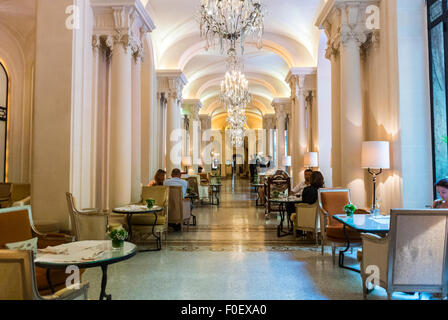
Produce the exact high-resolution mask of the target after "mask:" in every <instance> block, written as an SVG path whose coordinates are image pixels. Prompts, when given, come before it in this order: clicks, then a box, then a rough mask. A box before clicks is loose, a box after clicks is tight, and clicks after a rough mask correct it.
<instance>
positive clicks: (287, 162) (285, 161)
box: [282, 156, 291, 167]
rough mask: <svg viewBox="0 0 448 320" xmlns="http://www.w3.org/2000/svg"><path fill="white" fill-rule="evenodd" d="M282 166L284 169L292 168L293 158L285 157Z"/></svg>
mask: <svg viewBox="0 0 448 320" xmlns="http://www.w3.org/2000/svg"><path fill="white" fill-rule="evenodd" d="M282 165H283V166H284V167H290V166H291V156H286V157H284V158H283V161H282Z"/></svg>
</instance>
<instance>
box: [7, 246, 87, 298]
mask: <svg viewBox="0 0 448 320" xmlns="http://www.w3.org/2000/svg"><path fill="white" fill-rule="evenodd" d="M0 274H1V275H2V276H1V277H0V300H80V299H83V300H87V293H88V289H89V284H88V283H80V284H79V287H78V288H76V287H75V286H72V287H68V288H64V289H61V290H59V291H57V292H55V293H54V294H51V295H47V296H41V295H40V294H39V290H38V287H37V282H36V272H35V269H34V261H33V253H32V251H16V250H2V249H0Z"/></svg>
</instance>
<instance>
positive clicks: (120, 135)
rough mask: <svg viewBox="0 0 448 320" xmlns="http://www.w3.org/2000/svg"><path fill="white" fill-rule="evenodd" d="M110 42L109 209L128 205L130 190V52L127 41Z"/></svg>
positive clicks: (124, 38) (120, 38)
mask: <svg viewBox="0 0 448 320" xmlns="http://www.w3.org/2000/svg"><path fill="white" fill-rule="evenodd" d="M108 40H109V41H111V40H112V39H110V37H109V39H108ZM114 41H115V43H114V45H113V47H111V48H112V50H113V56H112V65H111V73H112V79H111V90H110V91H111V110H110V179H109V182H110V207H111V208H113V207H117V206H121V205H126V204H129V203H130V202H131V190H132V178H131V177H132V172H131V167H132V107H131V106H132V73H131V66H132V65H131V63H132V52H131V49H130V42H129V38H126V37H118V36H117V38H116V39H114Z"/></svg>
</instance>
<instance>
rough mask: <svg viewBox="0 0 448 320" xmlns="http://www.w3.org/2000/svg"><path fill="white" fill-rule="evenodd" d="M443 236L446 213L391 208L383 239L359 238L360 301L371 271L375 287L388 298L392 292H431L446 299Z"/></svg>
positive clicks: (447, 276) (447, 285)
mask: <svg viewBox="0 0 448 320" xmlns="http://www.w3.org/2000/svg"><path fill="white" fill-rule="evenodd" d="M447 234H448V210H440V209H433V210H409V209H393V210H392V211H391V217H390V231H389V233H388V235H387V237H385V238H381V237H379V236H376V235H373V234H362V235H361V236H362V246H363V255H362V260H361V278H362V284H363V295H364V298H366V296H367V292H368V288H367V284H366V280H367V278H368V277H369V276H370V275H372V272H373V270H374V269H375V268H378V269H377V271H378V272H379V274H378V276H379V279H378V282H377V284H378V285H379V286H381V287H382V288H384V289H386V291H387V296H388V299H391V296H392V293H393V292H396V291H402V292H433V293H441V294H442V297H447V294H448V260H447V252H448V251H447V249H448V244H447V241H448V237H447ZM372 277H373V275H372ZM369 278H370V277H369ZM370 280H371V279H370Z"/></svg>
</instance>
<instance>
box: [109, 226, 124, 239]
mask: <svg viewBox="0 0 448 320" xmlns="http://www.w3.org/2000/svg"><path fill="white" fill-rule="evenodd" d="M109 237H110V238H111V239H112V240H115V241H124V240H126V239H127V238H128V232H127V231H126V230H125V229H123V228H121V229H114V230H112V231H111V232H110V233H109Z"/></svg>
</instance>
